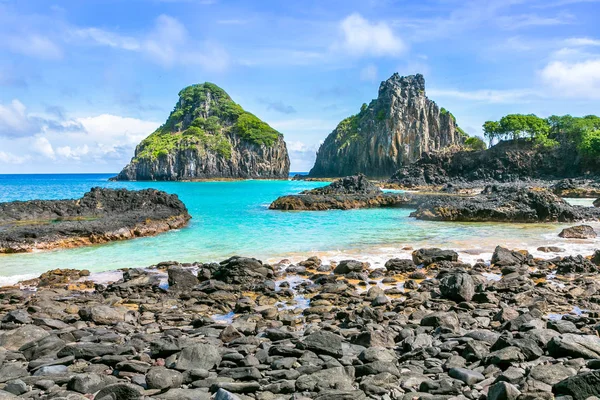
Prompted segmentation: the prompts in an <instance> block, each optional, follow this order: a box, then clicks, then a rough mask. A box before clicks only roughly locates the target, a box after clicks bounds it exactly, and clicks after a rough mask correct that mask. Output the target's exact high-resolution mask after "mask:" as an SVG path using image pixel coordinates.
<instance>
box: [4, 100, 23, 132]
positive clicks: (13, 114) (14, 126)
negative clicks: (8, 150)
mask: <svg viewBox="0 0 600 400" xmlns="http://www.w3.org/2000/svg"><path fill="white" fill-rule="evenodd" d="M30 129H31V122H30V121H29V118H28V117H27V115H26V109H25V105H24V104H23V103H21V102H20V101H19V100H17V99H14V100H13V101H12V102H11V103H10V104H7V105H3V104H0V136H7V137H18V136H22V135H24V134H27V133H28V132H29V130H30Z"/></svg>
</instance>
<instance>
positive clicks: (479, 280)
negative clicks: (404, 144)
mask: <svg viewBox="0 0 600 400" xmlns="http://www.w3.org/2000/svg"><path fill="white" fill-rule="evenodd" d="M414 257H415V258H416V261H414V262H413V260H409V259H406V260H404V259H391V260H389V261H388V262H387V263H386V269H385V270H382V269H376V268H371V267H370V266H369V265H368V264H366V263H363V262H361V261H358V260H345V261H344V262H343V263H342V262H340V263H339V264H338V266H339V265H343V268H339V269H338V268H336V267H334V266H332V265H325V264H324V263H323V262H322V261H321V260H319V259H317V258H315V257H311V258H309V259H307V260H306V261H303V262H301V263H298V264H290V263H289V262H283V261H282V262H281V263H280V264H277V265H268V264H265V263H263V262H261V261H260V260H257V259H252V258H244V257H232V258H230V259H228V260H225V261H223V262H221V263H194V264H179V263H177V262H165V263H161V264H159V265H157V266H154V267H150V268H147V269H129V270H124V271H123V277H122V279H120V280H118V281H116V282H114V283H109V284H107V285H96V286H95V288H94V289H86V290H67V289H65V287H67V286H66V284H65V283H56V284H55V285H51V286H39V287H38V288H37V291H31V290H28V289H20V288H18V287H3V288H0V396H1V397H2V398H12V397H11V396H17V395H18V396H22V398H28V399H40V400H42V399H52V398H57V399H58V398H61V399H64V398H67V399H82V400H83V399H84V398H96V399H104V398H112V399H116V398H118V399H143V398H147V399H177V400H180V399H206V400H208V399H211V398H215V399H244V400H275V399H278V400H299V399H321V400H326V399H353V400H354V399H390V400H392V399H403V400H404V399H406V400H409V399H411V400H412V399H424V400H425V399H431V398H441V399H451V398H456V399H469V400H476V399H486V398H487V399H530V398H531V399H533V398H542V399H551V398H553V396H554V395H557V396H558V395H567V396H572V397H573V398H574V399H586V398H588V397H589V396H598V395H600V379H598V377H597V371H598V370H599V368H600V363H599V362H598V359H600V339H599V338H598V337H597V335H596V334H597V332H598V330H599V329H600V305H599V304H600V284H599V283H598V281H597V278H596V274H597V269H595V270H594V271H591V270H590V271H581V272H579V273H577V275H576V276H577V279H570V277H571V276H572V271H571V270H564V271H563V270H561V268H560V267H559V266H560V265H561V263H562V264H565V263H571V264H573V263H580V264H588V263H589V264H590V265H592V266H594V267H595V268H596V267H597V266H596V265H595V264H594V263H593V261H591V260H594V259H595V258H592V259H591V260H590V258H589V257H582V256H576V257H575V256H568V257H564V258H555V259H550V260H539V259H535V258H533V257H531V256H530V255H528V254H526V253H525V252H520V251H514V250H510V249H505V248H502V247H497V248H496V250H495V251H494V255H493V258H492V263H491V265H488V264H484V263H477V264H475V265H470V264H465V263H462V262H461V261H460V260H459V259H458V258H457V256H456V253H454V252H452V251H450V250H444V249H417V250H415V252H414ZM425 258H427V260H426V261H423V262H421V261H422V260H425ZM416 262H419V263H420V264H422V265H425V264H426V265H425V266H416V265H415V263H416ZM336 269H337V271H336ZM415 270H416V271H419V272H420V274H422V277H424V278H427V279H423V278H421V279H416V280H412V279H411V278H410V277H409V276H411V275H412V274H413V273H414V272H415ZM555 271H556V273H554V272H555ZM340 274H343V275H340ZM64 275H67V276H73V277H75V275H76V274H75V273H72V272H69V273H67V274H64ZM490 275H496V276H498V278H493V279H491V278H488V276H490ZM48 276H49V274H46V277H48ZM82 276H83V277H85V274H83V275H82ZM163 279H167V283H168V286H165V285H163V284H161V281H162V280H163ZM46 280H48V278H46ZM39 281H40V282H41V281H42V279H40V280H39ZM50 281H52V282H56V281H53V280H50ZM408 282H413V284H410V285H409V284H408ZM417 282H418V283H417ZM182 289H183V290H182ZM93 396H95V397H93Z"/></svg>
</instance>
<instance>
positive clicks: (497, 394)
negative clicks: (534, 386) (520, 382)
mask: <svg viewBox="0 0 600 400" xmlns="http://www.w3.org/2000/svg"><path fill="white" fill-rule="evenodd" d="M520 395H521V392H520V391H519V389H517V388H516V387H515V386H513V385H512V384H510V383H507V382H498V383H495V384H494V385H492V386H490V388H489V390H488V395H487V399H488V400H516V399H517V398H518V397H519V396H520Z"/></svg>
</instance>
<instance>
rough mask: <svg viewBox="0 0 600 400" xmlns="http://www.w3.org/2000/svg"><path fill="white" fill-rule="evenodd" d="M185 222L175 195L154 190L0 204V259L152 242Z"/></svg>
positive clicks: (96, 191) (106, 191)
mask: <svg viewBox="0 0 600 400" xmlns="http://www.w3.org/2000/svg"><path fill="white" fill-rule="evenodd" d="M190 218H191V217H190V215H189V214H188V211H187V209H186V207H185V205H184V204H183V203H182V202H181V201H180V200H179V198H178V197H177V195H172V194H167V193H165V192H161V191H158V190H154V189H146V190H140V191H129V190H126V189H117V190H114V189H103V188H93V189H91V191H90V192H88V193H86V194H84V195H83V197H82V198H80V199H77V200H33V201H15V202H10V203H0V253H21V252H28V251H32V250H34V249H44V250H45V249H53V248H61V247H78V246H85V245H91V244H98V243H106V242H110V241H115V240H125V239H132V238H136V237H142V236H151V235H156V234H158V233H161V232H165V231H168V230H170V229H177V228H181V227H183V226H185V225H186V224H187V222H188V221H189V220H190Z"/></svg>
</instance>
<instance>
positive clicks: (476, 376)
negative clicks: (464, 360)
mask: <svg viewBox="0 0 600 400" xmlns="http://www.w3.org/2000/svg"><path fill="white" fill-rule="evenodd" d="M448 375H450V376H451V377H452V378H454V379H458V380H460V381H463V382H464V383H465V384H467V385H469V386H473V385H474V384H476V383H478V382H481V381H482V380H484V379H485V376H483V374H481V373H480V372H477V371H472V370H470V369H467V368H450V370H448Z"/></svg>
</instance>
